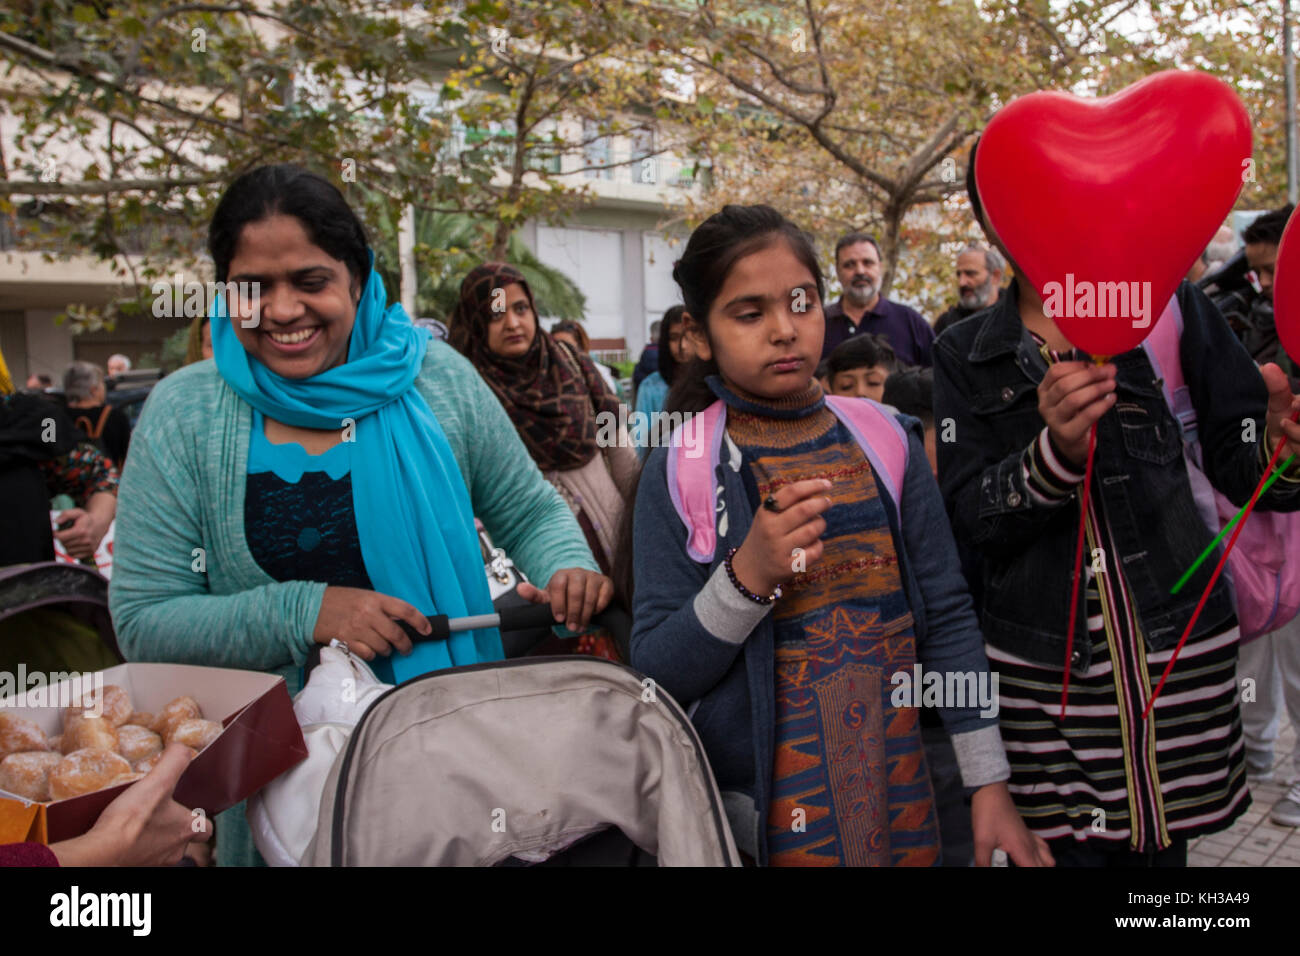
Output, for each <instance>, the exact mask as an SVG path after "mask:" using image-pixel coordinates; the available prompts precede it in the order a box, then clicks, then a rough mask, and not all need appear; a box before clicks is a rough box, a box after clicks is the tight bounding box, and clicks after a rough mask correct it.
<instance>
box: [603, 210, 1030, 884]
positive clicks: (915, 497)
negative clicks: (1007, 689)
mask: <svg viewBox="0 0 1300 956" xmlns="http://www.w3.org/2000/svg"><path fill="white" fill-rule="evenodd" d="M821 275H822V271H821V268H820V267H819V265H818V263H817V259H816V256H815V254H814V252H813V249H812V244H811V242H810V241H809V239H808V237H807V236H806V234H804V233H803V232H801V231H800V230H799V229H798V228H796V227H795V226H794V225H793V224H791V223H790V222H788V221H787V220H785V219H784V218H783V217H782V216H781V215H780V214H779V213H777V212H776V210H774V209H772V208H771V207H768V206H727V207H725V208H724V209H723V210H722V211H721V212H719V213H717V214H715V215H713V216H711V217H710V218H709V219H708V220H706V221H705V222H704V223H703V224H702V225H700V226H699V228H697V229H696V230H695V231H694V232H693V233H692V234H691V237H690V240H689V242H688V243H687V245H686V248H685V250H684V251H683V254H682V257H681V259H680V260H679V262H678V263H677V265H676V267H675V268H674V270H673V277H674V278H675V279H676V281H677V283H678V284H679V285H680V286H681V290H682V297H683V301H684V302H685V307H686V314H687V316H688V321H689V322H690V325H691V328H692V329H693V330H694V337H695V355H696V358H697V360H696V362H695V363H694V364H693V365H692V366H690V367H688V368H687V369H684V370H683V374H682V375H681V376H679V379H678V381H677V382H676V383H675V384H674V386H673V390H672V392H671V393H670V394H669V396H668V400H667V406H666V407H667V409H668V410H669V411H673V412H685V413H690V414H693V415H695V416H696V418H695V419H694V420H693V421H692V423H691V426H689V427H695V426H696V425H697V424H698V427H699V428H701V429H703V430H704V431H705V432H707V431H708V429H709V428H710V427H715V428H716V429H717V430H716V431H715V432H713V433H712V435H713V438H712V440H707V439H705V440H701V441H699V442H697V443H696V444H697V446H698V445H703V450H704V451H705V452H706V453H710V452H709V450H710V449H711V457H710V458H708V459H706V460H705V462H704V464H705V468H704V470H703V472H702V481H701V482H700V483H699V484H696V485H693V484H692V483H691V482H690V481H689V480H686V479H685V478H684V476H685V475H686V474H688V473H691V467H692V466H691V464H690V461H689V459H688V457H687V456H688V455H689V451H688V449H687V448H686V447H684V446H683V447H679V448H677V449H669V448H656V449H654V450H653V451H652V452H651V453H650V456H649V457H648V458H647V460H646V464H645V468H644V470H643V471H642V474H641V479H640V486H639V489H638V492H637V495H636V508H635V529H634V532H635V533H634V541H635V547H634V548H632V549H628V548H623V549H620V550H621V552H622V553H623V554H624V555H628V554H631V559H630V560H631V562H632V565H633V572H634V598H633V601H634V608H635V615H634V616H635V621H636V623H635V628H634V631H633V635H632V664H633V666H635V667H636V668H637V669H639V670H640V671H642V672H643V673H645V674H646V675H647V676H649V677H650V678H651V679H652V680H653V681H655V682H656V685H657V686H660V687H662V688H664V689H665V690H667V691H668V692H669V693H671V694H672V695H673V697H674V698H675V699H676V700H678V701H679V702H680V703H681V704H682V705H683V706H685V707H688V708H689V712H690V714H691V717H692V721H693V723H694V725H695V727H696V729H697V730H698V732H699V735H700V739H701V741H702V742H703V744H704V747H705V750H706V752H707V754H708V757H709V763H710V765H711V768H712V770H713V772H714V774H715V776H716V778H717V781H718V785H719V789H720V790H721V792H722V800H723V804H724V807H725V809H726V812H727V815H728V818H729V820H730V822H731V828H732V832H733V833H734V835H735V838H736V843H737V846H738V847H739V848H740V850H741V851H742V852H743V853H745V854H747V855H748V856H749V857H750V858H751V859H752V860H753V861H755V862H757V863H758V864H760V865H762V864H771V865H792V866H801V865H802V866H837V865H846V866H847V865H884V866H889V865H933V864H935V863H937V862H939V860H940V847H939V839H938V827H937V821H936V817H935V811H934V800H933V795H932V789H931V785H930V780H929V776H928V773H927V770H926V763H925V754H924V750H923V749H922V744H921V736H920V726H919V721H918V719H917V708H916V706H915V703H914V702H915V701H916V698H912V699H911V701H910V702H909V703H908V704H907V705H903V704H899V703H898V702H897V695H896V694H895V693H893V692H894V691H895V690H896V688H897V685H898V679H897V678H898V677H899V675H902V676H903V677H910V676H911V675H912V674H913V673H914V667H921V668H924V669H925V670H926V671H932V672H940V673H945V674H947V673H961V674H966V675H969V676H971V677H972V678H973V679H974V680H975V682H976V683H977V684H979V683H981V682H982V683H983V684H987V680H986V679H987V677H988V669H987V663H986V661H985V659H984V655H983V651H982V646H981V645H982V640H981V637H980V634H979V631H978V629H977V627H976V623H975V618H974V616H973V615H972V614H971V602H970V598H969V596H968V595H967V593H966V589H965V583H964V581H963V580H962V578H961V576H960V573H959V572H958V570H957V565H958V562H957V557H956V552H955V550H954V548H953V543H952V537H951V535H950V534H949V532H948V528H947V522H946V520H945V517H944V514H943V504H942V501H941V500H940V497H939V491H938V488H937V487H936V485H935V482H934V478H933V475H932V474H931V471H930V466H929V462H928V461H927V459H926V455H925V450H924V446H923V444H922V441H921V434H920V428H919V424H918V423H917V422H916V421H915V419H910V418H904V419H902V420H901V422H900V421H896V420H895V419H894V418H893V416H892V415H890V414H889V413H888V412H886V411H884V410H883V409H882V407H881V406H875V405H869V404H868V403H866V402H864V401H863V400H862V399H857V398H851V399H842V400H835V399H830V400H828V399H827V398H826V397H825V396H824V395H823V393H822V390H821V387H820V385H819V384H818V383H817V381H816V380H815V379H814V372H815V370H816V368H817V361H818V357H819V355H820V354H821V345H822V334H823V332H824V329H825V323H824V319H823V315H822V308H821V301H822V295H823V286H822V279H821ZM841 402H842V404H841ZM871 416H875V417H874V418H873V417H871ZM701 422H702V423H703V424H699V423H701ZM709 422H713V423H714V425H713V426H710V425H709ZM853 423H856V426H855V425H853ZM724 426H725V427H724ZM874 426H879V427H876V430H875V431H874V432H873V431H871V430H872V428H873V427H874ZM855 427H856V428H857V430H856V431H855V430H854V428H855ZM679 431H680V430H679ZM869 432H870V433H871V434H872V435H874V436H875V439H878V440H879V441H880V444H879V445H873V444H872V441H871V440H870V439H866V440H864V436H866V435H867V434H868V433H869ZM888 442H893V446H892V447H893V449H894V451H895V452H896V453H897V457H896V458H891V459H889V461H890V462H892V467H891V465H889V464H882V462H883V461H884V460H885V459H884V457H882V456H884V455H885V454H886V449H885V445H886V444H887V443H888ZM674 455H676V456H677V457H674ZM694 474H696V475H700V474H701V473H700V472H698V471H696V472H694ZM891 488H892V491H891ZM701 489H702V491H703V501H702V507H692V504H693V503H699V498H698V497H693V494H694V492H695V491H699V490H701ZM980 675H983V678H981V677H980ZM994 696H996V695H994ZM922 703H924V701H922ZM971 703H972V702H971V701H970V700H969V699H966V700H964V702H962V703H957V702H955V701H953V700H944V701H936V702H935V706H938V707H939V713H940V716H941V717H942V718H943V721H944V724H945V726H946V727H947V728H948V730H949V731H950V733H951V734H952V740H953V746H954V749H955V751H956V755H957V762H958V764H959V765H960V770H961V775H962V780H963V782H964V784H965V785H966V787H967V788H968V790H969V791H970V792H971V807H972V809H971V816H972V823H973V830H974V835H975V855H976V858H977V862H980V863H983V864H985V865H987V864H988V863H989V860H990V857H991V855H992V851H993V849H994V848H995V847H998V846H1001V847H1002V848H1003V849H1005V850H1006V852H1007V853H1008V855H1009V856H1010V857H1011V858H1012V859H1013V860H1015V861H1016V862H1017V863H1019V864H1022V865H1050V864H1051V857H1050V855H1049V854H1048V853H1047V852H1046V847H1045V845H1044V844H1043V842H1042V841H1041V840H1036V839H1035V838H1033V837H1032V835H1031V834H1029V833H1028V832H1027V830H1026V829H1025V827H1024V824H1023V823H1022V822H1021V821H1020V819H1019V818H1018V817H1017V816H1016V814H1015V811H1014V807H1013V806H1012V803H1011V799H1010V797H1009V795H1008V793H1007V790H1006V785H1005V783H1003V782H1002V781H1004V780H1005V779H1006V774H1007V768H1006V758H1005V755H1004V754H1003V751H1002V744H1001V741H1000V739H999V735H998V727H997V721H996V718H995V717H994V716H993V715H992V714H991V713H989V712H987V711H986V710H982V709H981V708H980V707H979V706H971Z"/></svg>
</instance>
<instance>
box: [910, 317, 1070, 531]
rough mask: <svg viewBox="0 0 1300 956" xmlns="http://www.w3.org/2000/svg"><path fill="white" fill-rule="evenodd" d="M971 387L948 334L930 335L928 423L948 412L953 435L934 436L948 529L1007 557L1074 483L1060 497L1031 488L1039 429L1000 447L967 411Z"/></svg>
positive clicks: (1041, 525) (942, 420) (942, 424)
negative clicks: (1025, 440) (1021, 442)
mask: <svg viewBox="0 0 1300 956" xmlns="http://www.w3.org/2000/svg"><path fill="white" fill-rule="evenodd" d="M973 394H974V391H973V389H972V388H971V386H970V383H969V380H968V379H967V377H966V369H965V360H964V359H963V358H962V356H960V355H959V354H957V352H956V351H955V350H954V349H953V347H952V345H951V343H950V342H945V341H943V340H942V339H941V340H939V341H936V342H935V345H934V420H935V426H936V427H938V428H946V427H947V425H946V423H947V422H948V420H949V419H951V420H952V427H953V433H954V435H955V437H956V441H952V442H947V441H941V442H938V443H937V449H938V453H939V454H938V457H939V487H940V488H941V490H942V492H943V500H944V503H945V504H946V505H947V509H948V514H949V515H950V516H951V518H952V530H953V532H954V533H955V534H957V535H958V536H960V537H962V538H963V539H964V540H965V541H967V542H968V543H969V544H970V545H971V546H972V547H973V548H975V549H976V550H978V551H980V552H982V553H984V554H987V555H991V556H993V557H1011V556H1014V555H1016V554H1018V553H1020V552H1021V551H1023V550H1024V548H1025V546H1026V545H1027V544H1028V543H1029V542H1031V541H1034V540H1035V539H1037V538H1038V537H1039V536H1040V535H1042V533H1043V532H1044V530H1045V529H1046V527H1047V525H1048V524H1049V523H1050V522H1051V521H1053V520H1054V519H1055V518H1056V517H1057V516H1058V513H1059V510H1060V508H1061V505H1063V504H1064V503H1065V502H1067V501H1070V500H1072V495H1071V494H1069V493H1068V492H1070V491H1072V490H1073V489H1072V488H1062V489H1061V490H1062V491H1065V492H1067V493H1066V494H1064V495H1062V496H1061V497H1059V498H1057V497H1055V496H1053V497H1044V496H1042V495H1039V494H1035V493H1033V492H1031V489H1030V487H1029V469H1030V468H1032V467H1034V458H1035V456H1034V446H1035V445H1040V443H1042V444H1045V439H1044V438H1043V434H1042V433H1041V432H1040V433H1039V435H1038V436H1037V437H1036V438H1035V440H1034V442H1032V443H1031V444H1030V447H1029V448H1015V449H1011V450H1010V451H1008V450H1006V449H1005V448H1004V447H1002V446H1003V444H1004V442H1003V440H1002V439H1000V438H999V437H998V436H997V434H996V433H995V431H994V429H993V428H991V427H990V426H989V424H988V422H987V420H986V419H985V418H983V417H981V416H979V415H976V414H974V413H973V412H972V411H971V399H972V396H973ZM1040 440H1042V441H1041V442H1040ZM1050 449H1051V446H1048V448H1047V450H1048V451H1049V452H1050ZM1049 477H1050V476H1049ZM1078 480H1079V481H1080V482H1081V481H1082V480H1083V476H1082V475H1080V476H1079V479H1078Z"/></svg>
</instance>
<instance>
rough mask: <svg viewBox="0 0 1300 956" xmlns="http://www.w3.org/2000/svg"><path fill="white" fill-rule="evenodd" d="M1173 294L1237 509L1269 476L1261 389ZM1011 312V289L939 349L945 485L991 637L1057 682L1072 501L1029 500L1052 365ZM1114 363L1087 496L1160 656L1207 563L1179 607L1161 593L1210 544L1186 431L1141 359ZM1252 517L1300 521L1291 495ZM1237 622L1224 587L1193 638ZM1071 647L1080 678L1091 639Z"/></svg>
mask: <svg viewBox="0 0 1300 956" xmlns="http://www.w3.org/2000/svg"><path fill="white" fill-rule="evenodd" d="M1177 295H1178V302H1179V305H1180V306H1181V307H1182V312H1183V321H1184V328H1183V335H1182V340H1181V342H1180V355H1181V359H1182V366H1183V376H1184V378H1185V379H1186V381H1187V384H1188V386H1189V389H1190V392H1191V398H1192V402H1193V404H1194V405H1195V407H1196V413H1197V418H1198V422H1199V433H1200V440H1201V444H1202V448H1203V453H1204V459H1205V461H1204V464H1205V473H1206V475H1207V477H1208V478H1209V479H1210V482H1211V483H1212V484H1213V485H1214V487H1215V488H1217V489H1218V490H1219V491H1220V492H1222V493H1223V494H1224V495H1226V496H1227V497H1228V498H1229V499H1231V500H1232V501H1233V502H1234V503H1236V504H1238V505H1242V504H1245V503H1246V501H1247V500H1248V499H1249V498H1250V495H1251V494H1252V492H1253V491H1254V490H1255V486H1256V484H1257V483H1258V481H1259V479H1260V477H1261V476H1262V474H1263V459H1262V458H1261V451H1262V449H1261V447H1260V444H1259V443H1258V442H1259V440H1260V439H1262V438H1263V436H1264V435H1265V422H1264V415H1265V412H1266V409H1267V402H1268V398H1267V390H1266V388H1265V386H1264V381H1263V379H1262V378H1261V377H1260V375H1259V372H1258V370H1257V368H1256V366H1255V364H1254V363H1253V362H1252V361H1251V358H1250V356H1249V355H1248V354H1247V353H1246V350H1245V349H1244V348H1242V346H1241V344H1240V343H1239V342H1238V341H1237V339H1236V337H1235V336H1234V335H1233V334H1232V331H1231V329H1230V328H1229V327H1228V324H1227V322H1225V321H1224V319H1223V317H1222V316H1221V315H1220V314H1219V312H1218V310H1217V309H1215V307H1214V305H1213V304H1212V303H1211V302H1210V300H1209V299H1208V298H1206V296H1205V294H1204V293H1202V292H1201V291H1200V290H1199V289H1197V288H1196V287H1195V286H1193V285H1191V284H1190V283H1187V282H1184V283H1183V284H1182V285H1181V287H1180V288H1179V290H1178V293H1177ZM1017 302H1018V288H1017V287H1016V286H1015V284H1013V285H1012V287H1011V289H1009V290H1008V294H1006V295H1004V296H1003V297H1002V298H1001V299H1000V300H999V301H998V302H997V303H996V304H995V305H993V306H991V307H990V308H988V309H986V310H985V311H984V312H981V313H979V314H977V315H974V316H972V317H971V318H969V319H967V320H965V321H964V322H960V323H958V324H957V325H955V326H953V327H952V328H950V329H949V330H948V331H946V332H945V333H944V334H943V335H942V336H940V338H939V340H938V342H937V343H936V347H935V363H934V411H935V423H936V428H937V430H938V432H939V438H940V441H939V442H938V443H937V445H938V452H939V484H940V486H941V488H942V489H943V496H944V500H945V503H946V504H947V507H948V513H949V515H950V516H951V518H952V527H953V531H954V533H955V534H956V536H957V538H958V541H959V542H960V543H961V544H962V545H963V546H964V547H965V548H966V549H967V550H968V551H970V552H973V553H975V554H976V555H978V556H979V558H980V561H979V565H980V572H981V581H982V585H983V596H982V599H981V600H982V605H983V606H982V608H981V623H982V625H983V629H984V636H985V639H986V640H987V641H988V642H989V643H990V644H991V645H993V646H994V647H997V648H999V649H1001V650H1004V651H1007V652H1009V653H1012V654H1016V655H1018V656H1020V657H1023V658H1026V659H1028V660H1032V661H1035V662H1037V663H1041V664H1044V665H1048V666H1054V667H1062V668H1063V667H1064V656H1065V642H1066V633H1067V623H1068V620H1069V619H1068V617H1067V607H1068V604H1069V600H1070V590H1071V571H1072V570H1073V567H1074V549H1075V541H1076V536H1077V534H1078V522H1079V511H1078V505H1077V502H1078V497H1077V496H1072V497H1070V498H1067V499H1065V500H1064V502H1061V503H1056V504H1051V505H1048V504H1044V503H1043V502H1042V501H1041V500H1040V499H1037V498H1035V497H1034V496H1033V495H1031V494H1030V492H1029V490H1028V489H1027V488H1026V487H1025V481H1024V477H1023V473H1022V470H1021V460H1022V454H1023V453H1024V451H1025V449H1026V447H1027V446H1028V445H1029V444H1030V442H1031V441H1033V440H1034V439H1035V437H1036V436H1037V435H1038V433H1039V432H1040V431H1041V430H1042V428H1043V427H1044V422H1043V419H1042V417H1041V416H1040V415H1039V413H1038V391H1037V389H1038V384H1039V382H1041V381H1042V379H1043V376H1044V375H1045V374H1046V372H1047V364H1046V362H1045V361H1044V359H1043V357H1042V355H1041V353H1040V352H1039V350H1038V347H1037V346H1036V345H1035V343H1034V341H1033V339H1032V337H1031V336H1030V334H1029V332H1028V330H1027V329H1025V327H1024V325H1023V324H1022V323H1021V321H1020V314H1019V311H1018V307H1017ZM1113 361H1114V363H1115V365H1116V367H1117V370H1118V374H1117V376H1116V392H1117V397H1116V402H1115V406H1114V407H1113V408H1111V409H1110V410H1109V411H1107V412H1106V413H1105V414H1104V415H1103V416H1102V417H1101V419H1100V420H1099V421H1098V423H1097V450H1096V458H1095V460H1094V464H1093V470H1094V478H1093V485H1092V492H1091V493H1092V494H1093V495H1097V496H1099V497H1100V499H1101V505H1102V509H1103V511H1104V513H1105V515H1106V517H1107V520H1108V523H1109V525H1110V529H1111V531H1112V533H1113V537H1114V546H1115V548H1116V549H1117V551H1118V553H1117V554H1109V555H1105V560H1106V562H1107V564H1106V566H1107V567H1109V568H1120V569H1122V571H1123V573H1124V576H1125V580H1126V581H1127V582H1128V585H1129V588H1130V590H1131V593H1132V595H1133V600H1134V603H1135V604H1136V611H1137V617H1138V620H1139V622H1140V624H1141V631H1142V635H1143V637H1144V638H1145V640H1146V645H1147V647H1148V649H1149V650H1151V651H1160V650H1165V649H1167V648H1169V647H1172V646H1173V645H1174V644H1176V643H1177V642H1178V639H1179V638H1180V637H1181V636H1182V632H1183V629H1184V628H1185V627H1186V626H1187V622H1188V620H1189V619H1190V617H1191V614H1192V612H1193V610H1195V608H1196V604H1197V601H1198V600H1199V599H1200V596H1201V594H1202V592H1203V591H1204V590H1205V585H1206V584H1207V583H1208V581H1209V578H1210V575H1211V573H1212V572H1213V570H1214V566H1215V564H1216V563H1217V558H1216V560H1207V561H1206V562H1205V563H1204V564H1202V566H1201V568H1200V569H1199V570H1198V571H1197V573H1196V574H1195V575H1193V577H1192V578H1191V579H1190V581H1189V582H1188V583H1187V584H1186V585H1184V586H1183V588H1182V590H1181V591H1180V592H1179V593H1178V594H1177V595H1174V594H1171V593H1170V588H1171V587H1172V586H1173V585H1174V584H1175V583H1176V582H1177V581H1178V579H1179V578H1180V577H1181V576H1182V575H1183V573H1184V572H1185V571H1186V570H1187V569H1188V568H1189V567H1190V566H1191V564H1192V562H1193V561H1195V560H1196V558H1197V556H1198V555H1200V553H1201V552H1202V550H1204V548H1205V547H1206V546H1207V545H1208V544H1209V543H1210V541H1211V540H1212V539H1213V537H1214V535H1213V534H1212V533H1211V532H1210V530H1209V529H1208V528H1207V527H1206V526H1205V523H1204V521H1203V520H1202V519H1201V517H1200V514H1199V512H1198V511H1197V510H1196V505H1195V503H1194V501H1193V499H1192V490H1191V485H1190V483H1189V481H1188V477H1187V468H1186V465H1185V464H1184V459H1183V445H1182V433H1181V431H1180V429H1179V426H1178V424H1177V422H1176V421H1175V419H1174V417H1173V414H1172V413H1171V412H1170V410H1169V407H1168V406H1167V405H1166V403H1165V399H1164V395H1163V393H1162V392H1161V383H1160V381H1159V380H1158V379H1157V378H1156V376H1155V372H1154V370H1153V369H1152V366H1151V363H1150V362H1149V361H1148V359H1147V356H1146V353H1145V351H1144V350H1143V349H1141V348H1137V349H1133V350H1131V351H1129V352H1125V353H1124V354H1122V355H1118V356H1116V357H1115V358H1114V359H1113ZM945 434H948V435H950V436H951V439H952V440H950V441H945V440H944V435H945ZM1248 437H1253V438H1255V439H1256V440H1254V441H1246V440H1245V439H1246V438H1248ZM1256 507H1258V508H1259V509H1261V510H1265V511H1268V510H1276V511H1295V510H1298V509H1300V484H1296V483H1293V482H1285V481H1277V482H1274V484H1273V487H1272V488H1270V489H1269V491H1268V493H1266V494H1265V495H1263V496H1262V497H1261V498H1260V500H1259V502H1258V504H1257V506H1256ZM1216 554H1217V552H1216ZM1087 557H1088V555H1086V554H1085V558H1087ZM1083 604H1084V602H1083V601H1082V600H1080V601H1079V606H1078V607H1077V608H1076V609H1075V614H1076V633H1078V634H1085V633H1086V632H1087V625H1086V621H1085V619H1084V607H1083ZM1233 616H1234V611H1233V604H1232V596H1231V592H1230V590H1229V586H1228V582H1227V580H1226V579H1225V578H1224V577H1222V576H1221V577H1220V578H1219V580H1218V581H1217V582H1216V583H1215V586H1214V589H1213V590H1212V592H1211V594H1210V597H1209V600H1208V601H1207V602H1206V605H1205V609H1204V611H1202V613H1201V616H1200V618H1199V619H1198V620H1197V622H1196V627H1195V628H1194V629H1193V632H1192V635H1191V636H1192V637H1193V638H1195V637H1200V636H1203V635H1206V634H1210V633H1214V632H1216V631H1217V630H1220V629H1222V628H1223V627H1224V626H1226V625H1227V624H1228V623H1229V622H1230V620H1231V619H1232V618H1233ZM1074 647H1075V650H1074V651H1073V653H1072V656H1071V668H1072V670H1074V671H1077V672H1079V673H1082V672H1083V671H1085V670H1086V669H1087V668H1088V666H1089V664H1090V662H1091V656H1092V655H1091V649H1090V647H1089V645H1088V642H1087V641H1083V642H1079V641H1077V640H1076V641H1075V645H1074Z"/></svg>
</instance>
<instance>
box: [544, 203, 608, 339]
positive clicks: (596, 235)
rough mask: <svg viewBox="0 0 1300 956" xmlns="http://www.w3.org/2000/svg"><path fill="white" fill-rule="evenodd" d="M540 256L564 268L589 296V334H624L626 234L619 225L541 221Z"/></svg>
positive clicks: (555, 266)
mask: <svg viewBox="0 0 1300 956" xmlns="http://www.w3.org/2000/svg"><path fill="white" fill-rule="evenodd" d="M537 257H538V258H539V259H541V260H542V262H544V263H546V264H547V265H549V266H553V267H554V268H556V269H559V270H560V271H562V272H564V273H565V274H566V275H567V276H569V278H571V279H572V280H573V281H574V282H576V283H577V284H578V288H580V289H581V290H582V291H583V294H584V295H586V297H587V321H586V327H587V334H588V335H589V336H591V337H592V338H593V339H598V338H621V337H623V335H624V334H625V333H624V328H623V285H624V281H623V234H622V233H621V232H619V231H618V230H617V229H580V228H574V227H570V226H566V227H561V228H556V227H554V226H543V225H538V227H537Z"/></svg>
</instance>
